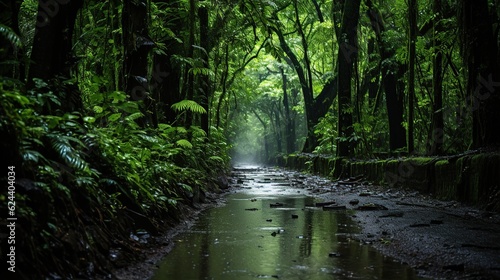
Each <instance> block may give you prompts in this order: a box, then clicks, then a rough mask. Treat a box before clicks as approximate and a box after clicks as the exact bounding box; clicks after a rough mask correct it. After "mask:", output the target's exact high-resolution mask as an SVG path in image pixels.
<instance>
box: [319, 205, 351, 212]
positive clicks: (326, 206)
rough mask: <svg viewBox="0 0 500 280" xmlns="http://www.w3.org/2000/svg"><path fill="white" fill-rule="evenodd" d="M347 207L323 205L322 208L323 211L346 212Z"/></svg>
mask: <svg viewBox="0 0 500 280" xmlns="http://www.w3.org/2000/svg"><path fill="white" fill-rule="evenodd" d="M346 209H347V207H345V205H325V206H323V210H325V211H327V210H346Z"/></svg>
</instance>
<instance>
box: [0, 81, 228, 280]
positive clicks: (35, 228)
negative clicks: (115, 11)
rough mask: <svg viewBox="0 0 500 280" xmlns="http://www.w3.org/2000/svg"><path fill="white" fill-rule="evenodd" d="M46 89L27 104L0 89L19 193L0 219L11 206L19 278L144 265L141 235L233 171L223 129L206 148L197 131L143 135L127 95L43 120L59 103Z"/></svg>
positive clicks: (12, 90)
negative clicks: (136, 260)
mask: <svg viewBox="0 0 500 280" xmlns="http://www.w3.org/2000/svg"><path fill="white" fill-rule="evenodd" d="M40 83H41V84H40V85H38V87H37V90H36V91H31V92H28V94H27V95H26V94H21V93H20V92H19V90H18V89H17V88H19V87H18V86H16V85H14V84H9V83H8V82H4V83H0V87H1V89H0V90H1V92H2V93H1V94H0V99H1V100H0V110H1V112H0V113H1V114H0V133H1V134H2V135H3V137H5V138H4V140H2V147H1V149H2V152H5V153H7V154H8V156H9V157H8V158H7V159H8V160H9V162H8V163H7V164H8V166H15V172H16V175H15V177H16V178H15V179H16V181H15V188H16V189H15V194H14V196H13V197H12V196H10V195H9V194H8V193H7V192H6V191H4V192H2V193H1V194H0V203H1V206H0V211H1V212H2V213H4V215H5V214H6V213H7V212H8V209H7V205H8V201H10V200H12V198H13V200H14V201H15V203H16V204H15V210H14V214H15V217H16V218H17V221H16V229H15V244H13V245H14V246H15V264H16V266H15V271H16V274H15V275H16V276H17V277H19V278H25V279H35V278H39V279H42V278H44V277H49V278H56V279H57V278H90V277H93V276H94V275H96V274H107V273H109V270H110V269H111V268H112V267H114V266H117V265H120V264H123V263H125V262H127V261H128V260H132V259H134V258H136V257H137V256H138V252H139V250H140V248H141V242H142V241H143V239H142V238H139V237H140V236H145V235H147V234H158V233H160V232H162V231H163V230H164V229H166V228H167V227H168V226H169V222H172V221H175V220H176V219H177V218H178V215H179V211H180V210H179V209H180V208H181V207H179V206H180V205H181V204H184V205H185V204H191V203H193V202H195V201H196V198H197V196H198V195H199V194H200V193H203V192H204V191H208V190H214V189H216V188H217V187H218V185H217V184H218V178H220V177H221V176H223V174H224V173H225V172H226V169H227V166H228V162H229V158H228V157H227V149H228V145H226V143H225V142H224V137H223V136H222V133H221V132H220V131H217V130H216V129H212V130H211V135H210V138H209V139H208V138H207V136H206V134H205V132H204V131H203V130H201V129H200V128H198V127H195V126H192V127H190V128H189V129H186V128H184V127H175V126H170V125H167V124H160V125H159V127H158V128H156V129H154V128H147V129H144V128H141V127H140V126H139V125H138V121H137V120H138V119H139V118H141V116H142V115H141V113H137V112H138V111H139V110H138V108H137V103H134V102H131V101H127V98H125V96H124V94H123V93H120V92H116V93H114V99H111V101H110V102H109V104H108V105H106V106H107V107H104V106H94V108H93V110H92V111H90V112H88V113H87V115H85V116H84V115H82V113H78V112H75V113H63V112H61V111H58V110H56V111H55V112H56V113H52V114H41V113H40V112H43V111H46V109H47V107H50V106H54V107H57V106H59V105H60V101H59V99H60V98H59V97H58V96H56V95H55V94H54V93H53V92H51V91H44V90H43V89H44V88H45V87H44V86H45V85H44V84H43V83H42V82H40ZM51 111H52V112H54V110H51ZM3 168H4V171H3V172H2V173H1V174H0V176H1V177H2V178H1V180H2V182H3V184H5V183H6V182H7V172H8V170H7V168H6V166H3ZM5 189H6V188H5ZM6 237H7V236H2V240H1V244H2V252H1V253H2V255H4V256H5V255H6V254H7V253H9V250H10V249H11V248H10V246H11V245H8V242H7V239H6ZM8 246H9V247H8Z"/></svg>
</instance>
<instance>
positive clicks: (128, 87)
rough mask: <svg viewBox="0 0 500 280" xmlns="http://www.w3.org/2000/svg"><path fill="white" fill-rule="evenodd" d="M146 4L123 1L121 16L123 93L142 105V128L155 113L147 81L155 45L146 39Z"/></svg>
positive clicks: (143, 1) (144, 2) (147, 36)
mask: <svg viewBox="0 0 500 280" xmlns="http://www.w3.org/2000/svg"><path fill="white" fill-rule="evenodd" d="M147 5H148V3H147V1H145V0H139V1H125V2H124V3H123V12H122V29H123V31H122V32H123V44H124V55H125V59H124V62H123V64H124V66H123V71H124V73H123V77H124V80H125V82H124V91H125V92H126V93H127V94H129V96H130V97H131V98H132V99H133V100H136V101H143V103H142V106H141V107H142V108H141V110H142V112H143V114H144V115H145V118H144V119H143V121H142V126H145V125H146V124H148V123H152V110H154V108H153V107H152V106H153V103H152V99H151V96H150V93H149V91H150V89H149V81H148V72H149V71H148V70H149V68H148V67H149V63H148V56H149V51H150V50H151V49H152V48H153V46H154V43H153V42H152V41H151V39H150V37H149V22H148V8H147Z"/></svg>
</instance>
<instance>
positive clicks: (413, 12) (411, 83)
mask: <svg viewBox="0 0 500 280" xmlns="http://www.w3.org/2000/svg"><path fill="white" fill-rule="evenodd" d="M417 12H418V11H417V0H409V1H408V16H409V36H408V40H409V42H408V153H409V154H411V153H413V152H414V150H415V147H414V136H413V131H414V124H413V121H414V120H413V119H414V110H415V104H414V100H415V58H416V54H415V52H416V48H415V43H416V40H417Z"/></svg>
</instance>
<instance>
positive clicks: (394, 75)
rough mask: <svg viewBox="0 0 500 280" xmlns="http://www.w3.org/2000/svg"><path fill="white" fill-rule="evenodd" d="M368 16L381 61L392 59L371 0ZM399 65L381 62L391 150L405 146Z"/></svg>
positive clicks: (383, 29)
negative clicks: (399, 88) (399, 87)
mask: <svg viewBox="0 0 500 280" xmlns="http://www.w3.org/2000/svg"><path fill="white" fill-rule="evenodd" d="M366 5H367V6H368V11H367V14H368V17H369V18H370V21H371V24H372V29H373V31H374V32H375V35H376V38H377V43H378V45H379V50H380V59H381V61H386V60H389V59H393V58H394V55H395V51H394V48H391V47H390V46H388V42H385V41H384V40H383V39H382V34H383V33H384V32H385V25H384V21H383V19H382V15H381V14H380V12H379V11H378V10H377V9H376V8H375V7H374V6H373V4H372V1H370V0H367V1H366ZM402 68H403V67H402V66H401V65H399V64H398V65H397V66H391V64H390V63H382V66H381V70H382V83H383V85H384V89H385V96H386V98H385V99H386V107H387V116H388V120H389V148H390V150H391V151H394V150H397V149H402V148H404V147H406V130H405V128H404V126H403V111H404V95H403V92H402V91H401V90H398V80H399V74H401V75H402V74H403V73H404V71H401V70H402Z"/></svg>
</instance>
